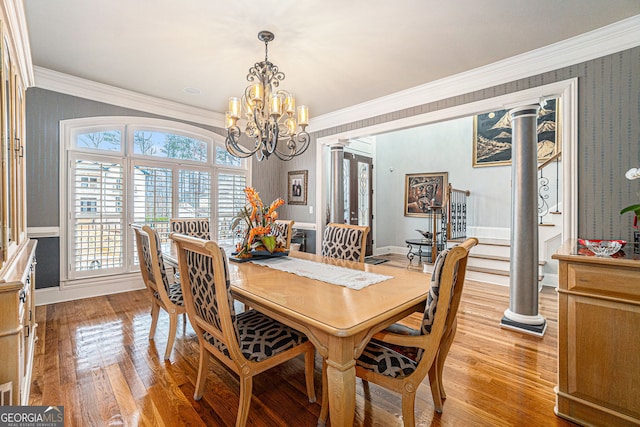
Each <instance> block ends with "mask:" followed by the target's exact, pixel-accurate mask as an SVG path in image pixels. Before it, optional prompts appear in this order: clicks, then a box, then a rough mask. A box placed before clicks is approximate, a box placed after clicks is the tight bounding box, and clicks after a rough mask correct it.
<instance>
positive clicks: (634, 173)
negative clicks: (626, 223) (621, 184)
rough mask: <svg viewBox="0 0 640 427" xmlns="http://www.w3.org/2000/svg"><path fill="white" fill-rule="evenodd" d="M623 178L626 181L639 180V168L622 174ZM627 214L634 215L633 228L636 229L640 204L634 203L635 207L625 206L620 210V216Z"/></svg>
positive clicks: (639, 215) (639, 214)
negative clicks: (631, 213)
mask: <svg viewBox="0 0 640 427" xmlns="http://www.w3.org/2000/svg"><path fill="white" fill-rule="evenodd" d="M624 176H625V177H626V178H627V179H628V180H634V179H639V178H640V168H631V169H629V170H628V171H627V173H626V174H624ZM627 212H633V213H634V214H635V217H634V218H633V227H634V228H638V217H640V203H636V204H635V205H630V206H627V207H626V208H624V209H622V210H621V211H620V214H621V215H622V214H624V213H627Z"/></svg>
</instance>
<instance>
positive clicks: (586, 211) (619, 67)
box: [292, 47, 640, 240]
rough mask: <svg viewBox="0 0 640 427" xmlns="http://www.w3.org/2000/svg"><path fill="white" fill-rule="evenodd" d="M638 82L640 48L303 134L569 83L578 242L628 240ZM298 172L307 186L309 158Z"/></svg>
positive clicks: (639, 150)
mask: <svg viewBox="0 0 640 427" xmlns="http://www.w3.org/2000/svg"><path fill="white" fill-rule="evenodd" d="M638 75H640V47H634V48H631V49H626V50H623V51H620V52H617V53H614V54H610V55H606V56H603V57H599V58H596V59H592V60H589V61H585V62H581V63H578V64H574V65H571V66H567V67H563V68H560V69H556V70H552V71H549V72H545V73H541V74H537V75H534V76H531V77H526V78H521V79H517V80H513V81H505V83H504V84H500V85H496V86H493V87H488V88H485V89H482V90H478V91H474V92H471V93H467V94H464V95H459V96H454V97H450V98H446V99H441V100H438V101H435V102H431V103H427V104H422V105H417V106H414V107H410V108H406V109H402V110H399V111H394V112H390V113H386V114H380V115H377V116H375V117H370V118H367V119H363V120H358V121H354V122H350V123H344V124H341V125H339V126H334V127H329V128H326V129H321V130H317V131H315V132H313V133H312V135H311V136H312V143H313V142H314V140H317V139H318V138H323V137H330V136H331V135H336V134H341V133H345V132H351V133H353V132H357V130H358V129H362V132H363V135H369V133H368V131H367V128H369V127H371V126H375V125H378V124H381V123H387V122H393V121H395V120H398V119H402V118H405V117H411V116H417V115H421V114H425V113H430V112H434V111H438V110H444V109H447V108H451V107H454V106H458V105H463V104H468V103H471V102H475V101H480V100H484V99H490V98H494V97H497V96H501V95H504V94H508V93H513V92H517V91H521V90H525V89H529V88H534V87H538V86H542V85H546V84H550V83H554V82H559V81H564V80H568V79H572V78H577V79H578V105H577V111H578V123H577V129H578V152H577V169H578V172H577V175H578V189H577V191H578V195H577V201H578V206H577V210H578V213H577V217H578V224H577V226H578V235H579V236H589V237H591V238H614V237H615V238H622V239H626V240H632V238H633V228H632V226H631V223H632V218H631V215H629V214H627V215H619V211H620V209H621V208H623V207H624V206H627V205H630V204H633V203H638V195H637V193H638V187H637V185H638V182H637V181H629V180H626V179H625V177H624V173H625V171H627V170H628V169H629V168H631V167H639V166H640V143H639V141H640V79H638V78H637V76H638ZM496 107H500V108H502V106H496ZM316 151H317V150H316ZM409 157H410V155H407V159H408V158H409ZM298 167H300V168H306V169H309V173H310V180H314V179H315V174H316V171H315V159H311V158H306V159H305V162H304V163H303V164H300V165H299V166H298ZM317 202H318V201H317V200H316V196H315V195H310V197H309V203H312V204H317ZM391 209H395V208H394V207H391ZM296 215H297V212H294V213H293V216H292V219H294V220H297V216H296Z"/></svg>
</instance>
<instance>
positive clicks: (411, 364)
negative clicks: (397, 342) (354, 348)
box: [356, 341, 418, 378]
mask: <svg viewBox="0 0 640 427" xmlns="http://www.w3.org/2000/svg"><path fill="white" fill-rule="evenodd" d="M405 348H407V347H405ZM356 364H357V365H358V366H360V367H362V368H364V369H367V370H369V371H372V372H375V373H377V374H380V375H384V376H387V377H391V378H403V377H406V376H408V375H411V374H412V373H413V372H414V371H415V370H416V368H417V367H418V363H417V362H416V361H415V360H411V359H410V358H409V357H407V356H405V355H403V354H401V353H399V352H397V351H395V350H392V349H390V348H389V347H387V346H384V345H381V344H378V343H377V342H374V341H371V342H369V344H367V346H366V347H365V349H364V351H363V352H362V355H361V356H360V357H359V358H358V360H357V361H356Z"/></svg>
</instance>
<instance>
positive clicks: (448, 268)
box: [320, 237, 478, 426]
mask: <svg viewBox="0 0 640 427" xmlns="http://www.w3.org/2000/svg"><path fill="white" fill-rule="evenodd" d="M476 244H478V239H476V238H473V237H472V238H469V239H467V240H465V241H464V242H463V243H461V244H459V245H456V246H454V247H452V248H449V249H446V250H444V251H442V252H440V254H439V255H438V258H437V259H436V260H435V263H434V266H433V273H432V275H431V283H430V284H429V289H428V296H427V301H426V304H425V310H424V313H423V315H422V319H421V322H420V326H419V328H416V329H412V328H410V327H407V326H405V325H401V324H395V325H391V326H390V327H388V328H387V329H385V330H384V331H381V332H378V333H376V334H374V336H373V337H372V339H371V340H370V341H369V342H368V343H367V345H366V347H365V348H364V350H363V352H362V354H361V355H360V357H359V358H358V360H357V361H356V375H357V376H358V377H360V378H362V380H363V382H367V381H371V382H373V383H375V384H378V385H380V386H383V387H385V388H388V389H390V390H393V391H395V392H397V393H400V394H401V395H402V419H403V423H404V425H405V426H415V414H414V408H415V397H416V390H417V389H418V387H419V386H420V384H421V383H422V382H423V380H424V379H425V377H426V376H427V374H428V375H429V384H430V386H431V394H432V396H433V401H434V407H435V410H436V411H437V412H442V399H444V398H445V397H446V395H445V393H444V388H443V387H442V367H443V365H444V360H445V358H446V356H447V353H448V351H449V347H450V346H451V343H452V341H453V336H454V335H455V325H456V321H455V317H456V313H457V311H458V306H459V303H460V297H461V293H462V289H463V286H464V278H465V272H466V268H467V259H468V256H469V250H470V249H471V248H472V247H473V246H475V245H476ZM438 305H440V307H438ZM323 368H324V365H323ZM323 375H326V374H324V373H323ZM325 396H326V395H325V394H323V402H324V398H325ZM326 413H327V411H326V408H325V405H324V404H323V408H322V410H321V412H320V421H321V422H324V421H326Z"/></svg>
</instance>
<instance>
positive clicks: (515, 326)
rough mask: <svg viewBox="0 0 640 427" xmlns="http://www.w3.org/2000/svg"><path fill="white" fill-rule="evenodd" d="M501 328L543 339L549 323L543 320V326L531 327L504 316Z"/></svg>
mask: <svg viewBox="0 0 640 427" xmlns="http://www.w3.org/2000/svg"><path fill="white" fill-rule="evenodd" d="M500 327H501V328H505V329H512V330H514V331H518V332H524V333H526V334H531V335H535V336H538V337H542V336H544V333H545V331H546V330H547V321H546V320H545V319H544V318H543V319H542V324H540V325H530V324H528V323H521V322H516V321H514V320H511V319H509V318H508V317H507V316H504V317H503V318H502V320H500Z"/></svg>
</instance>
